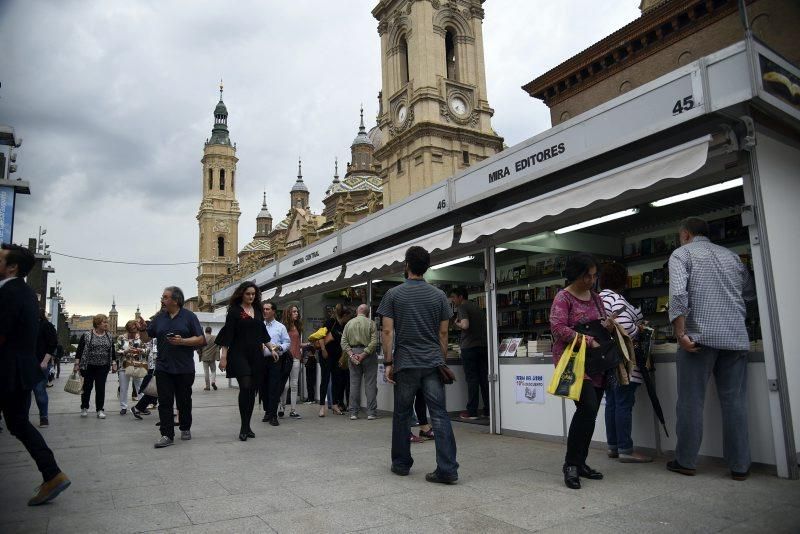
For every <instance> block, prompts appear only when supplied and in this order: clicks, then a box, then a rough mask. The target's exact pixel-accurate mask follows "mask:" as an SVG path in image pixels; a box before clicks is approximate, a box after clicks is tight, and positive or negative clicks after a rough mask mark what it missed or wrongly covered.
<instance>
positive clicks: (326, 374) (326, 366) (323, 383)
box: [319, 355, 336, 406]
mask: <svg viewBox="0 0 800 534" xmlns="http://www.w3.org/2000/svg"><path fill="white" fill-rule="evenodd" d="M330 361H331V360H330V357H328V358H323V357H322V355H320V357H319V368H320V373H321V374H320V377H319V405H320V406H325V399H327V398H328V383H330V381H331V365H330V363H329V362H330ZM334 365H336V363H335V362H334ZM328 400H330V399H328Z"/></svg>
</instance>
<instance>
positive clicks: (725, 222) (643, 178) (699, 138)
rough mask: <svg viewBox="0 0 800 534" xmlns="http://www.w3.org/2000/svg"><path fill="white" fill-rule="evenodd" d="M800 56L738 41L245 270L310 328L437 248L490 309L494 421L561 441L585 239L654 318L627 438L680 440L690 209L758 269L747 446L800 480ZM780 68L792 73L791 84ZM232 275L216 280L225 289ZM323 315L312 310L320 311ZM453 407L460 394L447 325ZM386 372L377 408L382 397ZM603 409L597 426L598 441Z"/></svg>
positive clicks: (713, 443)
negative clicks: (680, 255)
mask: <svg viewBox="0 0 800 534" xmlns="http://www.w3.org/2000/svg"><path fill="white" fill-rule="evenodd" d="M798 73H800V70H799V69H797V68H796V67H795V66H793V65H791V64H789V63H788V62H786V61H785V60H783V59H782V58H781V57H780V56H778V55H777V54H775V53H774V52H772V51H771V50H769V49H768V48H766V47H765V46H763V45H762V44H760V43H758V42H757V41H755V40H752V39H749V40H745V41H742V42H739V43H737V44H735V45H733V46H731V47H729V48H726V49H724V50H721V51H719V52H716V53H714V54H712V55H710V56H707V57H704V58H701V59H700V60H698V61H696V62H694V63H691V64H688V65H685V66H683V67H680V68H679V69H677V70H675V71H673V72H671V73H669V74H667V75H665V76H663V77H661V78H659V79H656V80H654V81H652V82H650V83H648V84H646V85H643V86H641V87H639V88H636V89H634V90H632V91H630V92H627V93H624V94H623V95H621V96H619V97H617V98H616V99H614V100H611V101H609V102H607V103H605V104H603V105H601V106H598V107H597V108H594V109H592V110H590V111H588V112H586V113H584V114H582V115H579V116H577V117H574V118H572V119H570V120H569V121H567V122H564V123H561V124H559V125H558V126H556V127H553V128H551V129H549V130H547V131H545V132H542V133H540V134H538V135H536V136H534V137H532V138H530V139H528V140H526V141H524V142H522V143H519V144H518V145H515V146H513V147H509V148H507V149H506V150H504V151H502V152H500V153H499V154H497V155H495V156H493V157H491V158H489V159H486V160H484V161H482V162H480V163H478V164H476V165H473V166H472V167H469V168H468V169H466V170H464V171H463V172H461V173H459V174H457V175H455V176H453V177H451V178H449V179H448V180H446V181H444V182H441V183H438V184H435V185H433V186H431V187H430V188H428V189H426V190H424V191H422V192H420V193H417V194H415V195H413V196H411V197H409V198H408V199H406V200H404V201H402V202H399V203H397V204H393V205H391V206H389V207H387V208H386V209H384V210H382V211H380V212H378V213H375V214H373V215H371V216H370V217H368V218H366V219H364V220H362V221H359V222H358V223H356V224H354V225H352V226H349V227H347V228H345V229H343V230H341V231H339V232H338V233H337V234H334V235H333V236H331V237H329V238H327V239H326V240H324V241H321V242H317V243H314V244H313V245H311V246H309V247H306V248H305V249H303V250H301V251H298V252H294V253H290V255H289V256H287V257H285V258H283V259H281V260H280V261H279V262H278V263H277V265H271V266H269V267H267V268H265V269H264V270H262V271H259V272H258V273H256V274H255V275H254V277H255V281H256V283H258V284H259V285H260V286H261V287H262V288H264V289H265V290H267V291H271V292H273V293H274V294H275V295H276V297H275V298H276V299H278V300H279V301H282V302H288V301H290V300H294V301H295V302H302V308H303V313H304V316H305V317H306V319H307V320H308V321H309V322H310V323H309V324H308V325H307V328H311V327H312V326H314V325H316V324H317V323H316V322H319V321H321V320H322V319H323V317H324V315H323V314H324V310H325V308H326V306H331V305H334V304H335V303H336V302H339V301H347V302H348V303H349V304H351V305H353V306H356V305H357V304H360V303H362V302H363V303H367V304H369V305H370V306H371V309H372V310H373V311H374V310H375V309H376V308H377V306H378V304H379V303H380V297H381V295H382V294H383V293H385V291H386V290H387V289H388V288H389V287H391V286H392V285H395V284H398V283H401V282H402V259H403V254H404V252H405V250H406V249H407V248H408V247H409V246H411V245H420V246H423V247H425V248H426V249H427V250H429V251H430V252H431V255H432V259H433V264H434V266H435V267H438V268H434V269H432V270H431V271H429V273H428V275H426V279H427V280H428V281H429V282H430V283H433V284H436V285H437V286H439V287H440V288H442V289H443V290H444V291H446V292H447V291H449V289H450V288H453V287H456V286H463V287H466V288H467V290H468V292H469V299H470V300H472V301H473V302H475V303H476V304H477V305H478V306H479V307H480V308H481V309H482V310H485V314H486V321H487V323H486V326H487V344H488V351H489V383H490V390H491V399H492V402H491V406H490V407H489V408H490V417H489V418H488V420H487V421H485V423H488V429H489V431H490V432H492V433H504V434H510V435H518V436H524V437H533V438H537V439H547V440H555V441H562V440H564V439H565V436H566V432H567V428H566V425H567V422H568V421H569V419H570V417H571V414H572V412H573V411H574V407H573V404H572V403H571V402H564V401H563V400H562V399H561V398H558V397H554V396H550V395H548V394H546V393H545V389H546V385H547V383H548V382H549V380H550V378H551V377H552V375H553V372H554V367H553V362H552V358H551V354H550V351H551V342H552V340H551V338H550V336H549V313H550V306H551V304H552V299H553V297H554V295H555V294H556V292H557V291H559V290H560V289H561V288H562V287H563V286H564V276H563V266H564V263H565V261H566V259H567V258H568V257H569V256H570V255H572V254H576V253H579V252H589V253H592V254H594V255H595V256H596V257H597V258H598V259H599V260H600V262H601V264H602V263H603V262H606V261H609V262H610V261H615V262H618V263H621V264H623V265H624V266H625V267H626V268H627V271H628V279H627V281H626V282H627V283H626V290H625V296H626V298H627V299H628V300H629V301H630V302H632V303H633V304H635V305H636V306H638V307H640V308H641V310H642V313H643V314H644V315H645V319H646V320H647V321H648V323H649V324H650V326H652V327H653V329H654V346H653V351H652V357H651V369H650V372H651V373H652V377H653V379H654V382H655V385H656V388H657V391H658V396H659V397H660V399H661V404H662V406H663V407H664V416H665V419H666V427H667V428H668V429H669V436H667V435H666V434H665V433H664V430H663V429H662V428H661V425H660V423H657V422H656V419H655V416H654V414H653V409H652V408H651V406H650V404H649V403H648V402H647V401H646V400H645V399H644V398H643V397H642V395H644V394H643V393H640V399H639V401H638V402H637V403H636V405H635V408H634V413H633V416H634V421H633V439H634V442H635V443H636V444H637V445H639V446H641V447H645V448H648V449H651V450H654V451H658V452H666V451H670V450H672V449H673V448H674V445H675V436H674V432H672V430H674V427H675V425H674V423H675V409H674V407H675V400H676V391H677V389H676V372H675V355H676V350H677V345H676V342H675V338H674V335H673V333H672V330H671V327H670V324H669V319H668V315H667V311H666V310H667V307H668V306H669V298H668V295H669V271H668V269H667V261H668V259H669V256H670V253H671V252H672V251H673V250H674V249H675V248H677V247H678V246H680V243H679V241H678V237H677V234H678V224H679V222H680V221H681V220H682V219H683V218H685V217H689V216H692V217H701V218H703V219H705V220H706V221H708V222H709V224H710V229H711V234H712V235H711V240H712V241H713V242H715V243H717V244H720V245H722V246H725V247H727V248H729V249H731V250H733V251H734V252H735V253H736V254H738V255H739V257H740V258H741V259H742V261H743V262H744V264H745V265H746V266H747V267H748V269H749V270H750V271H751V275H752V276H753V278H754V280H755V284H756V290H757V300H756V302H754V303H752V304H751V305H750V306H749V307H748V312H747V321H746V323H747V324H746V326H747V331H748V335H749V337H750V342H751V343H750V347H751V350H750V358H749V362H750V363H749V378H748V390H747V392H746V395H747V399H748V403H747V404H748V406H749V421H750V441H751V449H752V455H753V461H755V462H758V463H761V464H766V465H770V466H774V468H775V470H776V472H777V474H778V475H779V476H781V477H789V478H797V477H798V465H797V464H798V444H800V357H798V354H797V351H796V350H793V345H792V342H791V341H790V337H789V334H790V332H791V328H792V325H794V324H797V323H798V320H800V317H799V316H798V311H797V307H796V306H795V305H794V304H795V302H797V300H798V299H800V286H798V284H797V283H796V282H795V276H794V272H793V271H794V270H796V266H797V265H798V264H800V257H798V256H800V253H798V247H797V246H796V239H795V235H796V234H797V233H798V231H800V218H798V217H797V204H798V201H800V180H798V179H797V169H798V168H800V101H799V100H798V97H797V95H798V94H800V89H797V90H796V91H795V92H792V89H791V88H792V87H793V86H792V84H794V87H796V88H800V77H799V76H798ZM787 81H788V86H787V84H786V82H787ZM232 291H233V288H232V287H228V288H225V289H222V290H220V291H218V292H217V293H215V295H214V298H215V301H216V302H219V303H222V302H224V300H225V299H226V297H227V296H228V295H230V293H231V292H232ZM314 321H316V322H314ZM449 348H450V350H449V354H448V363H449V364H451V367H452V368H454V370H455V371H456V375H457V381H456V383H455V384H453V385H450V386H447V387H446V390H447V402H448V410H450V411H451V412H457V411H458V410H461V409H463V407H464V404H465V402H466V385H465V383H464V379H463V371H460V370H459V365H458V344H457V338H456V337H455V335H454V336H453V337H452V339H451V343H450V346H449ZM709 389H710V390H711V391H710V392H709V393H708V399H707V402H706V404H705V432H704V441H703V448H702V450H701V454H702V455H705V456H708V457H722V455H723V450H722V432H721V428H720V425H721V423H720V421H721V418H720V415H719V405H718V402H717V400H716V394H715V392H714V390H713V387H712V388H709ZM391 407H392V391H391V386H388V385H380V382H379V409H382V410H391ZM602 419H603V418H602V417H599V418H598V420H597V426H596V430H595V435H594V441H595V442H596V443H597V444H598V445H604V443H605V428H604V426H603V420H602Z"/></svg>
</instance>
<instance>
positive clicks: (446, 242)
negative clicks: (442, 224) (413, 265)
mask: <svg viewBox="0 0 800 534" xmlns="http://www.w3.org/2000/svg"><path fill="white" fill-rule="evenodd" d="M452 244H453V227H452V226H450V227H448V228H445V229H443V230H439V231H438V232H434V233H432V234H428V235H424V236H422V237H418V238H417V239H412V240H411V241H407V242H405V243H401V244H400V245H397V246H394V247H392V248H390V249H387V250H382V251H380V252H376V253H375V254H371V255H369V256H366V257H364V258H361V259H360V260H355V261H352V262H350V263H348V264H347V268H346V270H345V275H344V276H345V278H351V277H353V276H357V275H359V274H362V273H368V272H370V271H372V270H374V269H380V268H382V267H386V266H388V265H392V264H393V263H395V262H399V261H403V260H404V259H405V256H406V250H407V249H408V247H411V246H420V247H422V248H424V249H425V250H427V251H428V252H433V251H434V250H437V249H439V250H444V249H447V248H450V245H452Z"/></svg>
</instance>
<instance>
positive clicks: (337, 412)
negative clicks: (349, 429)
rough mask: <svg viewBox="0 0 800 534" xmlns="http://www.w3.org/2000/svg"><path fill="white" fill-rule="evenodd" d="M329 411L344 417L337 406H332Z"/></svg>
mask: <svg viewBox="0 0 800 534" xmlns="http://www.w3.org/2000/svg"><path fill="white" fill-rule="evenodd" d="M331 410H332V411H333V413H334V414H336V415H344V412H343V411H342V410H340V409H339V407H338V406H334V407H333V408H332V409H331Z"/></svg>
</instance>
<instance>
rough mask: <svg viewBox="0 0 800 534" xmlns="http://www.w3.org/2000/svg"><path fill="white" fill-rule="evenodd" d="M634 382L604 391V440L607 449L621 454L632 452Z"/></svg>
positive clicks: (635, 386) (636, 385)
mask: <svg viewBox="0 0 800 534" xmlns="http://www.w3.org/2000/svg"><path fill="white" fill-rule="evenodd" d="M638 386H639V384H638V383H636V382H631V383H630V384H628V385H626V386H621V385H620V386H616V387H609V388H608V389H606V440H607V441H608V448H609V450H612V451H617V452H620V453H622V454H631V453H632V452H633V439H631V420H632V415H631V412H632V411H633V403H634V402H635V401H636V388H637V387H638Z"/></svg>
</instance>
